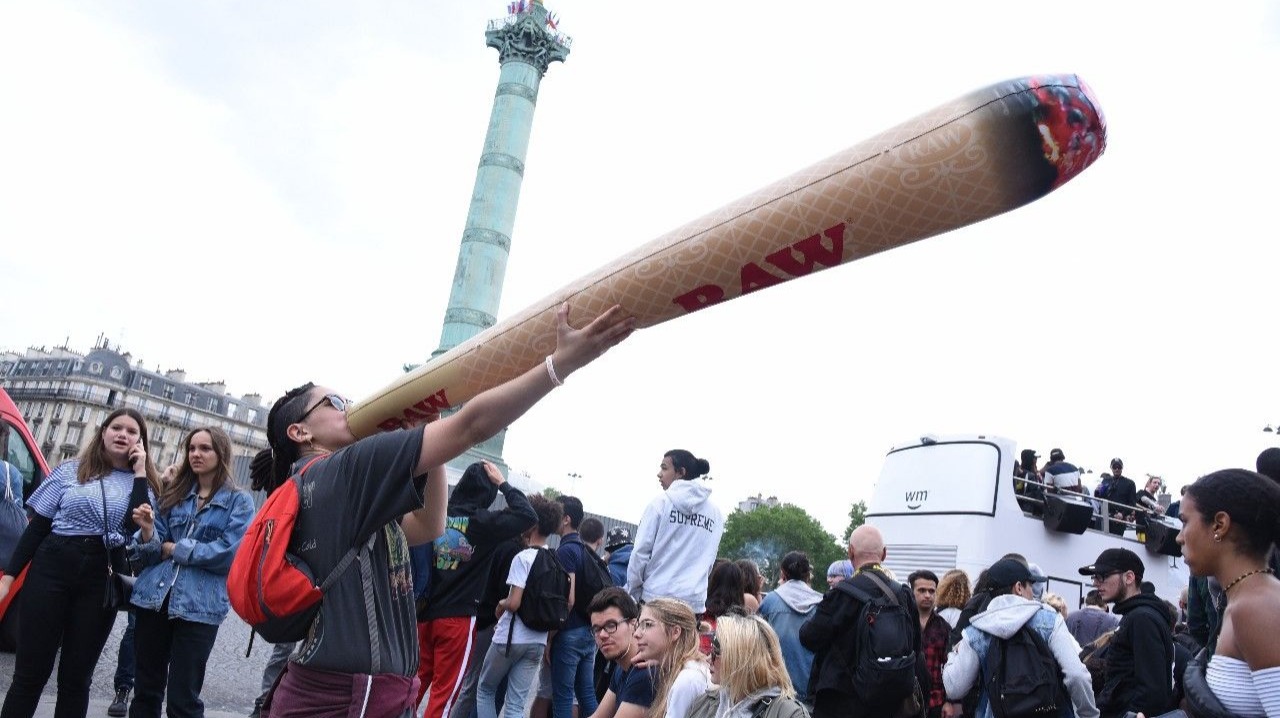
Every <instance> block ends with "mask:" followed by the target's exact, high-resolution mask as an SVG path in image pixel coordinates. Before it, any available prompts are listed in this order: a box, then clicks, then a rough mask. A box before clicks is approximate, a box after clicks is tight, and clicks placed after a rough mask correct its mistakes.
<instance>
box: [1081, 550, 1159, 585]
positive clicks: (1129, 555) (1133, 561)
mask: <svg viewBox="0 0 1280 718" xmlns="http://www.w3.org/2000/svg"><path fill="white" fill-rule="evenodd" d="M1146 570H1147V567H1146V566H1145V565H1144V564H1143V563H1142V559H1140V558H1138V554H1136V553H1134V552H1132V551H1130V550H1129V549H1127V548H1109V549H1107V550H1106V551H1103V552H1102V553H1100V554H1098V560H1097V561H1094V562H1093V563H1091V564H1089V565H1088V566H1081V567H1080V575H1081V576H1105V575H1107V574H1109V573H1115V572H1116V571H1133V575H1134V576H1136V577H1137V578H1138V580H1139V581H1141V580H1142V574H1143V573H1145V572H1146Z"/></svg>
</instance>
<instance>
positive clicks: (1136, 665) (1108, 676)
mask: <svg viewBox="0 0 1280 718" xmlns="http://www.w3.org/2000/svg"><path fill="white" fill-rule="evenodd" d="M1145 569H1146V567H1145V566H1144V565H1143V563H1142V559H1140V558H1138V554H1136V553H1134V552H1132V551H1130V550H1128V549H1123V548H1109V549H1107V550H1105V551H1103V552H1102V553H1101V554H1099V555H1098V560H1097V561H1094V562H1093V563H1092V564H1089V565H1088V566H1082V567H1081V568H1080V575H1082V576H1092V577H1093V585H1094V586H1095V587H1096V588H1097V589H1098V593H1099V595H1101V597H1102V600H1103V601H1105V602H1107V603H1114V604H1115V609H1114V610H1115V612H1116V613H1117V614H1119V615H1120V626H1119V627H1118V628H1116V632H1115V635H1114V636H1113V637H1112V639H1111V643H1110V644H1109V648H1108V651H1107V657H1106V667H1105V669H1104V674H1103V675H1104V678H1103V687H1102V690H1101V691H1100V692H1099V693H1098V710H1099V711H1101V713H1102V718H1112V717H1113V716H1123V715H1124V714H1125V713H1128V712H1130V711H1132V712H1134V713H1145V714H1146V715H1149V716H1158V715H1162V714H1164V713H1166V712H1168V711H1169V710H1172V709H1173V708H1174V684H1173V671H1174V669H1173V664H1174V653H1173V625H1172V620H1171V617H1170V616H1169V612H1168V609H1167V608H1166V607H1165V605H1164V601H1163V600H1161V599H1160V598H1158V597H1156V596H1155V595H1154V594H1148V593H1143V592H1142V576H1143V574H1144V573H1145Z"/></svg>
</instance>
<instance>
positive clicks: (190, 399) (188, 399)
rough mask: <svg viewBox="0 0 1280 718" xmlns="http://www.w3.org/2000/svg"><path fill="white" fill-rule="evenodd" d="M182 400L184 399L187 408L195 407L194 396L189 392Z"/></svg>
mask: <svg viewBox="0 0 1280 718" xmlns="http://www.w3.org/2000/svg"><path fill="white" fill-rule="evenodd" d="M183 398H184V399H186V403H187V406H195V405H196V395H195V394H192V393H191V392H187V395H186V396H185V397H183Z"/></svg>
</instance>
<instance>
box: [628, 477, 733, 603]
mask: <svg viewBox="0 0 1280 718" xmlns="http://www.w3.org/2000/svg"><path fill="white" fill-rule="evenodd" d="M723 534H724V514H723V513H722V512H721V511H720V508H719V507H718V506H716V505H715V504H713V503H711V486H710V485H709V484H708V482H707V481H706V480H705V479H692V480H688V481H685V480H677V481H676V482H674V483H672V484H671V488H669V489H667V490H666V491H665V492H663V494H662V496H659V497H658V498H656V499H654V500H653V502H652V503H650V504H649V506H648V507H647V508H645V510H644V516H643V517H641V519H640V528H639V530H638V531H637V535H636V543H635V548H634V549H633V550H632V551H631V562H630V563H629V564H628V565H627V593H630V594H631V595H632V597H634V598H635V599H636V600H638V601H651V600H653V599H655V598H675V599H679V600H681V601H684V602H685V603H687V604H689V607H690V608H692V609H693V611H694V613H702V612H703V611H705V610H707V606H706V602H707V575H708V574H710V573H711V564H713V563H715V560H716V553H717V552H718V551H719V550H720V537H721V536H722V535H723Z"/></svg>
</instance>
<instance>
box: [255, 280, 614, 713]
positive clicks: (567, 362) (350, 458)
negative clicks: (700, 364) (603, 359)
mask: <svg viewBox="0 0 1280 718" xmlns="http://www.w3.org/2000/svg"><path fill="white" fill-rule="evenodd" d="M568 317H569V307H568V305H567V304H566V305H564V306H562V307H561V308H560V311H559V313H558V315H557V325H558V327H557V340H556V348H555V351H554V353H552V354H551V356H550V357H548V359H547V361H546V362H545V363H540V364H538V366H536V367H534V368H532V369H529V370H528V371H526V372H525V373H524V374H522V375H520V376H518V377H516V378H515V379H512V380H511V381H508V382H507V383H505V384H502V385H501V386H498V387H495V388H493V389H490V390H488V391H485V392H483V393H481V394H480V395H478V396H476V397H475V398H473V399H471V400H470V401H468V402H467V403H466V404H465V405H464V406H463V407H462V408H461V409H459V410H458V411H457V412H455V413H453V414H450V415H449V416H446V417H443V418H440V419H438V420H436V421H430V422H429V423H427V424H426V425H425V426H422V427H416V428H407V427H406V428H405V429H402V430H399V431H392V432H386V433H381V434H378V435H375V436H370V437H367V438H364V439H360V440H359V441H357V440H356V437H355V436H354V435H353V434H352V433H351V428H350V427H349V426H348V425H347V417H346V411H345V410H346V407H347V401H346V400H345V399H343V398H342V397H341V396H340V395H338V394H336V393H334V392H332V391H331V390H330V389H327V388H324V387H319V386H315V385H314V384H304V385H303V386H300V387H298V388H296V389H293V390H291V391H289V392H288V393H287V394H285V395H284V396H283V397H281V398H280V399H279V400H277V401H276V402H275V404H274V405H273V406H272V407H271V412H270V413H269V414H268V417H267V441H268V444H269V445H270V448H269V449H267V450H265V451H263V452H261V453H259V454H258V456H256V457H255V458H254V461H253V464H252V466H251V468H250V475H251V476H252V478H253V484H254V487H255V488H260V489H263V490H266V491H268V492H269V491H271V490H273V489H274V488H275V487H276V486H279V485H280V484H281V483H282V482H284V481H287V480H289V478H290V477H291V476H293V475H294V474H295V473H299V472H302V474H301V477H300V479H299V481H300V484H301V492H300V493H301V497H302V510H301V511H300V513H299V515H298V519H297V523H296V525H295V527H294V535H293V540H294V545H295V546H296V547H297V549H296V551H297V555H298V557H299V558H300V559H301V560H302V561H304V562H305V563H306V564H307V565H308V567H309V568H310V569H311V570H312V572H313V573H314V575H316V576H317V577H323V576H328V575H329V574H330V573H331V572H332V571H333V569H334V567H335V566H336V565H337V564H338V562H339V561H340V560H341V558H342V556H343V555H344V554H346V553H347V551H348V550H350V549H351V548H353V547H359V546H370V548H368V549H366V550H362V551H361V553H362V554H363V556H362V558H361V560H360V561H357V562H355V563H357V564H367V565H369V568H370V570H368V571H367V572H362V571H359V570H356V568H355V567H354V566H353V568H352V570H350V571H347V572H345V573H344V574H343V575H341V576H340V577H339V578H337V579H336V580H335V582H334V583H333V585H332V587H331V588H330V590H329V591H328V592H327V593H326V594H325V598H324V601H323V603H322V604H321V607H320V613H319V615H318V616H317V617H316V619H315V621H314V622H313V623H312V625H311V628H310V631H309V633H308V635H307V637H306V639H305V640H304V641H303V642H302V643H301V645H300V646H299V648H298V650H297V652H296V653H295V654H294V655H293V656H292V657H291V659H290V661H289V663H288V664H287V665H286V667H285V671H284V673H283V675H282V676H281V677H280V679H279V680H278V681H277V682H276V686H275V688H274V689H273V692H272V693H271V694H270V695H269V696H268V697H267V699H266V701H265V702H264V706H263V715H264V716H271V717H272V718H283V717H290V716H320V715H346V712H345V711H346V710H347V709H348V708H349V707H351V708H353V709H354V710H355V711H356V712H358V713H362V715H364V716H366V717H367V718H378V717H386V718H391V717H395V716H410V715H412V713H413V708H414V702H415V698H416V695H417V685H416V679H415V676H414V673H415V672H416V669H417V666H418V634H417V622H416V619H415V616H416V612H415V605H414V596H413V579H412V575H411V572H410V567H409V550H408V547H409V545H419V544H423V543H426V542H428V541H431V540H433V539H435V538H436V537H437V536H439V535H441V534H442V533H443V531H444V514H445V505H446V503H447V492H448V486H447V483H446V481H445V474H444V469H443V465H444V463H445V462H446V461H449V460H450V459H452V458H454V457H456V456H459V455H461V454H462V453H463V452H464V451H466V450H467V449H469V448H470V447H472V446H474V445H476V444H478V443H480V442H481V441H483V440H485V439H487V438H489V437H490V436H493V435H494V434H496V433H497V432H498V431H500V430H501V429H503V428H505V427H507V426H509V425H510V424H511V423H512V422H514V421H515V420H516V419H518V418H519V417H520V416H522V415H523V414H524V413H525V412H526V411H528V410H529V408H531V407H532V406H533V405H534V404H535V403H537V402H538V400H540V399H541V398H542V397H544V396H546V395H547V394H548V393H550V392H551V390H552V389H554V388H555V387H556V386H559V385H560V383H561V381H562V380H563V379H565V378H566V377H568V376H569V375H570V374H572V373H573V372H575V371H577V370H578V369H581V368H582V367H584V366H586V365H587V364H589V363H590V362H592V361H594V360H595V359H597V358H598V357H599V356H600V355H601V354H603V353H604V352H605V350H607V349H609V348H610V347H612V346H613V345H615V344H617V343H618V342H620V341H622V340H623V339H625V338H626V337H627V336H628V335H629V334H630V333H631V332H632V330H633V329H634V328H635V320H634V318H628V317H626V316H625V315H624V313H623V311H622V308H621V307H620V306H614V307H612V308H611V309H609V310H608V311H606V312H604V313H603V314H602V315H600V316H599V317H597V318H596V319H595V320H594V321H592V322H591V323H589V324H588V325H587V326H585V327H584V328H582V329H574V328H573V327H571V326H569V320H568ZM437 560H441V558H440V557H437Z"/></svg>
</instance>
